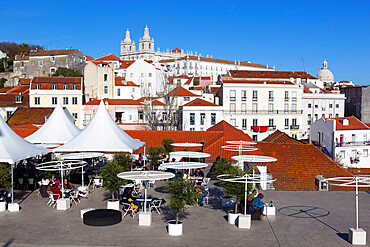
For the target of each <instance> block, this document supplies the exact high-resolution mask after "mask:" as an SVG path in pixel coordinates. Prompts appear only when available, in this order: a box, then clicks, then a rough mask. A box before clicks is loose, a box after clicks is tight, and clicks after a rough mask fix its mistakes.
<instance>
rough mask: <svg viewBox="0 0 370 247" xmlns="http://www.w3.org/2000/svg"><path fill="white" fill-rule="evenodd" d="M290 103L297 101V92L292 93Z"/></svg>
mask: <svg viewBox="0 0 370 247" xmlns="http://www.w3.org/2000/svg"><path fill="white" fill-rule="evenodd" d="M292 101H297V92H296V91H293V92H292Z"/></svg>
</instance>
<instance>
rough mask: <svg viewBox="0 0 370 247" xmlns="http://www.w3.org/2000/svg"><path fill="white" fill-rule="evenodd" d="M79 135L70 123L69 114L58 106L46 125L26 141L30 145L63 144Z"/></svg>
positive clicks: (74, 126)
mask: <svg viewBox="0 0 370 247" xmlns="http://www.w3.org/2000/svg"><path fill="white" fill-rule="evenodd" d="M67 111H68V110H67ZM80 133H81V130H80V129H79V128H77V126H76V125H75V124H74V123H73V122H72V120H71V118H70V114H69V113H68V114H67V112H66V111H65V110H63V107H62V106H61V105H60V104H58V105H57V106H56V107H55V109H54V111H53V113H52V114H51V116H50V117H49V119H48V120H47V121H46V123H45V124H44V125H42V126H41V128H40V129H38V130H37V131H36V132H35V133H33V134H32V135H30V136H28V137H26V140H27V141H29V142H32V143H48V144H51V143H54V144H55V143H63V144H64V143H67V142H68V141H70V140H71V139H72V138H74V137H75V136H77V135H78V134H80Z"/></svg>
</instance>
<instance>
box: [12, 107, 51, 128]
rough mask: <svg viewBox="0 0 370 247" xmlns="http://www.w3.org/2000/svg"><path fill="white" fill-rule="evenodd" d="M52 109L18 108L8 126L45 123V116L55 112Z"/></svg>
mask: <svg viewBox="0 0 370 247" xmlns="http://www.w3.org/2000/svg"><path fill="white" fill-rule="evenodd" d="M53 110H54V108H52V107H24V108H18V109H17V110H16V111H15V112H14V113H13V115H12V116H11V117H10V119H9V120H8V121H7V124H8V125H19V124H37V125H42V124H44V123H45V116H46V115H50V114H51V113H52V112H53Z"/></svg>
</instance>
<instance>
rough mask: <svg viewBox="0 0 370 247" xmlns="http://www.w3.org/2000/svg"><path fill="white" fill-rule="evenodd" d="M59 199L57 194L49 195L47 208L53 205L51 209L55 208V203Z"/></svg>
mask: <svg viewBox="0 0 370 247" xmlns="http://www.w3.org/2000/svg"><path fill="white" fill-rule="evenodd" d="M54 196H57V199H54ZM59 199H60V195H59V194H50V195H49V201H48V203H47V205H49V207H50V206H51V205H53V208H55V206H56V205H57V201H58V200H59Z"/></svg>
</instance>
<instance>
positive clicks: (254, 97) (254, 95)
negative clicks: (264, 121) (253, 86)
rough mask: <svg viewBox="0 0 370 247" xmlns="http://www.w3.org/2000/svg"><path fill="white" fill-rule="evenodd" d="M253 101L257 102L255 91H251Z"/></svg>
mask: <svg viewBox="0 0 370 247" xmlns="http://www.w3.org/2000/svg"><path fill="white" fill-rule="evenodd" d="M253 100H254V101H256V100H257V91H255V90H254V91H253Z"/></svg>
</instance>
